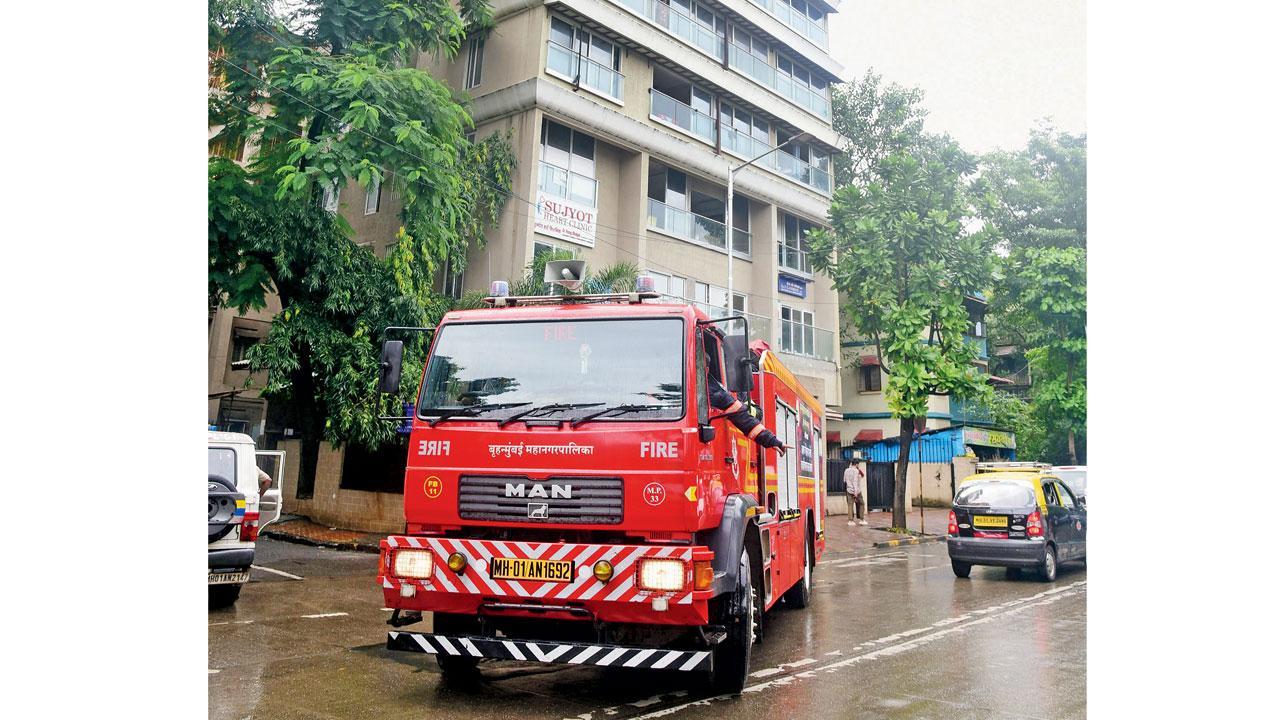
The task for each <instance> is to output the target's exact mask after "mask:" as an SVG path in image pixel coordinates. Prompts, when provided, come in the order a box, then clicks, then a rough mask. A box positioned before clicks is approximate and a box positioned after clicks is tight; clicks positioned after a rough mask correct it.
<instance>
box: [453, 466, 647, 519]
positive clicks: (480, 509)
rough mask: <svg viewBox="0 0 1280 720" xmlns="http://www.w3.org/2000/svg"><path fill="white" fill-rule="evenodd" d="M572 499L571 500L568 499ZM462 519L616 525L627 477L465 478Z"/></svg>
mask: <svg viewBox="0 0 1280 720" xmlns="http://www.w3.org/2000/svg"><path fill="white" fill-rule="evenodd" d="M566 495H567V497H566ZM458 516H459V517H462V518H465V519H468V520H491V521H499V522H530V523H575V524H583V525H617V524H618V523H620V522H622V478H616V477H615V478H600V477H553V478H547V479H545V480H530V479H529V478H527V477H521V476H495V475H463V476H462V477H461V478H459V479H458Z"/></svg>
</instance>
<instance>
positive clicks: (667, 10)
mask: <svg viewBox="0 0 1280 720" xmlns="http://www.w3.org/2000/svg"><path fill="white" fill-rule="evenodd" d="M614 2H617V3H618V4H620V5H623V6H625V7H629V8H631V9H632V10H634V11H635V12H636V14H638V15H641V16H642V17H644V18H646V19H647V20H650V21H651V22H653V24H655V25H657V26H658V27H661V28H664V29H666V30H667V31H669V32H670V33H671V34H672V35H675V36H676V37H678V38H680V39H681V40H684V41H685V42H687V43H689V44H690V45H692V46H694V47H696V48H698V49H699V50H701V51H702V52H704V53H706V54H708V55H710V56H711V57H713V58H715V59H716V60H721V61H723V60H724V36H722V35H719V34H717V33H716V32H715V31H714V30H712V29H711V28H709V27H707V26H706V25H703V24H702V23H700V22H698V21H697V20H695V19H694V18H692V17H690V16H689V15H688V14H687V13H685V11H684V10H682V9H681V8H679V7H676V6H675V5H667V4H666V3H661V2H658V1H657V0H614Z"/></svg>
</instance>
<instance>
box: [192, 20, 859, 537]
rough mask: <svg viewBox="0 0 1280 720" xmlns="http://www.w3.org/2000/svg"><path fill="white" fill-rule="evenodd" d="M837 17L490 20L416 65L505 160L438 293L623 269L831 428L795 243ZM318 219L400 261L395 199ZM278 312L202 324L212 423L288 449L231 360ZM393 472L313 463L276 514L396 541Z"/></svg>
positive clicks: (365, 196)
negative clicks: (551, 263) (460, 98)
mask: <svg viewBox="0 0 1280 720" xmlns="http://www.w3.org/2000/svg"><path fill="white" fill-rule="evenodd" d="M837 4H838V3H837V0H719V1H716V2H700V1H695V0H665V1H663V0H545V1H544V0H536V1H535V0H494V1H493V2H492V9H493V15H494V21H495V23H494V27H493V29H492V31H491V32H490V33H488V34H487V35H486V36H484V37H479V36H477V37H473V38H470V39H469V40H468V41H467V42H466V44H465V45H464V47H463V49H462V51H461V52H460V53H459V54H458V56H457V57H455V58H453V59H444V58H440V57H437V56H424V57H423V58H421V60H420V62H419V66H420V67H421V68H423V69H425V70H427V71H429V72H430V73H431V74H432V75H433V76H434V77H436V78H438V79H441V80H442V81H444V82H446V83H447V84H448V85H450V86H451V87H453V88H454V89H455V90H457V91H459V92H465V93H466V94H468V95H469V96H470V97H471V98H472V102H471V114H472V117H473V118H474V121H475V133H476V136H477V137H484V136H487V135H489V134H491V133H496V132H503V133H506V132H510V134H511V135H510V137H511V141H512V145H513V147H514V149H515V152H516V168H515V172H514V175H513V182H512V198H511V200H510V201H509V202H508V204H507V206H506V208H505V209H504V211H503V214H502V216H501V219H500V222H499V225H498V227H497V228H496V229H494V230H492V231H490V232H489V233H488V234H487V238H486V240H487V241H486V243H485V246H484V247H483V248H476V249H473V250H472V252H471V254H470V256H469V257H468V263H467V266H466V267H465V268H462V269H459V270H454V269H448V268H447V269H446V270H445V272H443V273H441V277H440V278H439V279H438V283H439V289H440V290H441V291H442V292H445V293H447V294H450V295H454V296H455V297H456V296H460V295H461V294H462V293H463V292H465V291H470V290H486V289H487V288H488V286H489V283H490V282H491V281H493V280H515V279H517V278H519V277H520V276H521V275H522V274H523V273H524V271H525V267H526V266H527V265H528V263H529V262H530V261H531V260H532V259H533V256H534V255H535V254H536V253H538V252H540V251H542V250H547V249H552V248H558V249H562V250H568V251H571V252H572V253H574V255H575V256H576V257H578V258H579V259H583V260H586V261H587V263H588V266H589V267H595V268H600V267H604V266H606V265H610V264H613V263H617V262H631V263H634V264H635V265H636V266H638V267H639V269H640V270H641V272H643V273H646V274H648V275H651V276H652V277H653V278H654V280H655V284H656V286H657V289H658V290H659V291H661V292H662V293H664V294H666V295H668V296H670V297H671V298H673V299H679V300H681V301H687V302H692V303H697V304H699V305H701V306H702V307H703V308H704V309H705V310H706V311H708V312H709V313H711V314H713V315H721V314H725V313H728V312H730V311H732V312H734V313H744V314H746V315H747V316H748V318H749V320H750V326H751V333H752V335H753V336H754V337H757V338H762V339H765V340H767V341H768V342H769V344H770V346H771V347H773V348H774V349H775V350H777V351H779V352H780V353H783V354H784V355H785V356H786V362H787V364H788V366H789V367H790V368H791V369H792V370H793V372H794V373H795V374H796V376H797V377H798V378H799V379H800V381H801V382H802V383H804V385H805V386H806V387H807V388H808V389H809V390H810V391H811V392H812V393H813V394H814V395H815V396H816V397H817V398H818V399H820V400H821V401H822V402H823V403H825V404H826V405H827V407H828V410H829V412H828V417H829V418H831V419H833V420H834V419H838V418H840V417H841V416H840V402H841V393H840V371H839V362H838V361H839V346H838V345H839V343H838V337H837V335H836V330H837V327H838V323H837V307H838V305H837V298H836V294H835V291H834V290H832V289H831V286H830V282H829V281H825V280H823V279H822V278H819V277H817V276H816V275H815V273H814V272H813V270H812V268H811V266H810V263H809V258H808V253H807V249H808V248H807V242H806V239H805V233H806V232H807V231H808V230H809V229H811V228H814V227H818V226H822V225H823V224H824V223H825V222H826V219H827V212H828V209H829V207H830V203H831V191H832V184H833V176H832V166H831V154H832V153H833V152H835V151H836V148H837V135H836V133H835V131H834V130H833V129H832V124H831V102H830V90H829V86H830V84H831V83H833V82H837V81H838V80H839V73H840V71H841V68H840V66H839V65H838V64H837V63H836V62H835V61H834V60H833V59H832V58H831V56H830V55H829V53H828V35H827V17H828V15H829V14H831V13H833V12H835V10H836V5H837ZM748 163H749V164H748ZM731 168H734V170H732V171H731ZM731 172H732V175H733V197H732V200H730V198H729V192H728V190H729V179H730V173H731ZM324 203H325V205H326V207H328V208H329V209H331V210H333V211H334V212H340V213H342V214H343V216H344V217H345V218H346V219H347V220H348V222H349V223H350V224H351V225H352V228H353V229H354V230H355V238H354V241H355V242H356V243H358V244H360V245H363V246H367V247H369V248H370V250H372V251H373V252H374V253H375V254H377V255H379V256H382V255H383V254H385V252H386V249H387V246H388V245H390V244H391V243H393V242H394V241H395V234H396V229H397V227H398V224H399V223H398V215H399V209H400V206H399V201H398V200H397V198H396V197H395V196H394V195H393V194H392V193H389V192H387V193H383V192H381V191H380V190H379V189H377V188H374V189H372V190H370V191H366V190H364V189H363V188H360V187H359V186H358V185H356V184H355V183H354V181H353V182H351V183H348V184H347V185H346V186H345V187H342V188H334V189H333V191H332V192H329V193H326V195H325V198H324ZM730 228H731V229H732V232H730V231H729V230H730ZM730 257H732V262H733V271H732V288H731V289H730V273H729V262H730ZM273 300H274V299H273ZM276 310H278V308H277V307H275V306H272V307H269V308H267V310H266V311H264V312H261V313H251V314H249V315H239V314H236V313H234V312H231V311H228V310H225V309H223V310H216V311H213V312H211V314H210V336H209V360H210V364H209V367H210V369H209V374H210V377H209V418H210V423H211V424H214V425H218V426H219V427H220V428H226V429H232V430H244V431H247V432H248V433H249V434H251V435H253V436H255V438H256V439H259V440H260V442H264V441H265V443H266V444H269V445H274V444H276V443H277V442H280V443H282V444H280V447H284V448H286V449H289V448H292V447H296V443H292V442H290V441H289V436H290V430H289V428H288V427H287V422H285V421H284V419H283V418H282V417H280V415H281V414H280V413H277V412H275V411H274V409H273V408H271V407H268V405H267V403H265V402H264V401H263V400H261V399H259V398H258V397H257V396H256V391H254V390H244V389H243V385H244V380H245V379H246V372H247V369H246V368H247V363H244V362H242V358H243V356H244V352H245V351H246V350H247V349H248V347H251V344H252V343H253V342H255V341H256V339H257V338H260V337H261V336H263V335H264V334H265V332H266V330H267V328H268V326H269V322H270V318H271V316H272V315H273V314H274V311H276ZM256 380H259V382H255V383H254V385H255V386H260V385H261V382H260V381H261V380H265V378H256ZM403 457H404V450H403V449H397V448H390V449H389V451H388V452H387V453H386V457H382V456H380V455H378V454H374V455H373V456H371V455H370V454H368V453H366V452H364V451H361V450H359V449H356V448H345V449H338V450H336V451H335V450H330V449H329V448H328V447H327V446H326V447H325V448H324V449H322V451H321V457H320V462H319V466H318V469H317V477H316V480H315V489H314V492H313V494H312V497H304V498H293V497H292V496H291V495H292V494H291V493H288V492H286V503H288V504H289V508H290V510H291V511H294V512H301V513H303V514H308V515H311V516H313V517H315V518H317V519H319V520H322V521H325V522H330V523H333V524H337V525H342V526H344V527H364V528H369V529H387V528H395V527H398V526H399V524H401V523H402V522H403V517H402V513H401V508H400V505H399V503H398V502H397V501H398V496H396V495H395V494H394V493H395V492H396V491H397V490H398V488H399V481H398V475H397V472H396V467H397V463H398V467H399V468H401V469H402V468H403ZM384 466H385V467H384ZM296 467H297V465H296V463H293V464H292V466H290V467H288V470H289V472H287V473H286V475H287V476H292V475H293V474H294V473H295V472H296ZM286 482H289V480H288V478H287V479H286ZM388 491H389V492H388Z"/></svg>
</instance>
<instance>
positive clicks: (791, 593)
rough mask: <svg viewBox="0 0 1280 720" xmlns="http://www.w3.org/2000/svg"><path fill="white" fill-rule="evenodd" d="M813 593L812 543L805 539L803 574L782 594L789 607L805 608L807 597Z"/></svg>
mask: <svg viewBox="0 0 1280 720" xmlns="http://www.w3.org/2000/svg"><path fill="white" fill-rule="evenodd" d="M812 595H813V543H812V542H808V541H806V542H805V544H804V574H803V575H801V576H800V579H799V580H797V581H796V584H795V585H792V586H791V589H790V590H788V591H787V592H786V594H785V595H783V596H782V599H783V600H786V601H787V607H789V608H797V609H798V608H806V607H809V599H810V598H811V597H812Z"/></svg>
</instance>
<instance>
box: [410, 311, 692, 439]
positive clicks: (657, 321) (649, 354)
mask: <svg viewBox="0 0 1280 720" xmlns="http://www.w3.org/2000/svg"><path fill="white" fill-rule="evenodd" d="M684 355H685V353H684V322H683V321H682V320H680V319H679V318H643V319H635V320H547V321H534V322H503V323H493V322H489V323H474V324H465V323H459V324H450V325H445V326H443V327H441V328H440V330H439V331H438V333H437V337H436V340H435V347H434V350H433V352H432V355H431V359H430V361H429V362H428V363H427V374H426V379H425V381H424V382H423V384H422V393H421V396H420V397H419V399H418V414H419V416H421V417H423V418H433V417H435V418H439V417H441V416H442V415H445V414H450V415H454V414H456V411H458V410H459V409H463V408H472V407H473V406H474V407H475V410H474V411H469V412H467V413H466V416H465V418H463V419H466V420H495V421H501V420H503V419H505V418H507V417H508V416H510V415H511V414H512V408H513V407H515V406H514V405H512V403H519V404H520V405H521V407H522V408H523V407H540V406H551V407H549V408H543V411H542V412H538V413H536V414H535V415H536V419H538V420H542V419H561V420H563V419H565V417H564V414H565V413H566V412H572V411H573V409H574V408H582V407H584V406H586V405H597V404H599V405H600V407H613V406H616V405H649V406H652V407H651V408H649V409H645V410H643V411H641V412H631V413H625V414H619V415H618V417H617V418H612V417H609V416H605V417H604V418H601V419H602V420H615V419H616V420H618V421H627V420H630V421H635V420H676V419H679V418H681V417H683V416H684ZM480 406H483V407H480ZM577 414H581V410H578V413H577ZM523 419H527V418H522V420H523Z"/></svg>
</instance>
